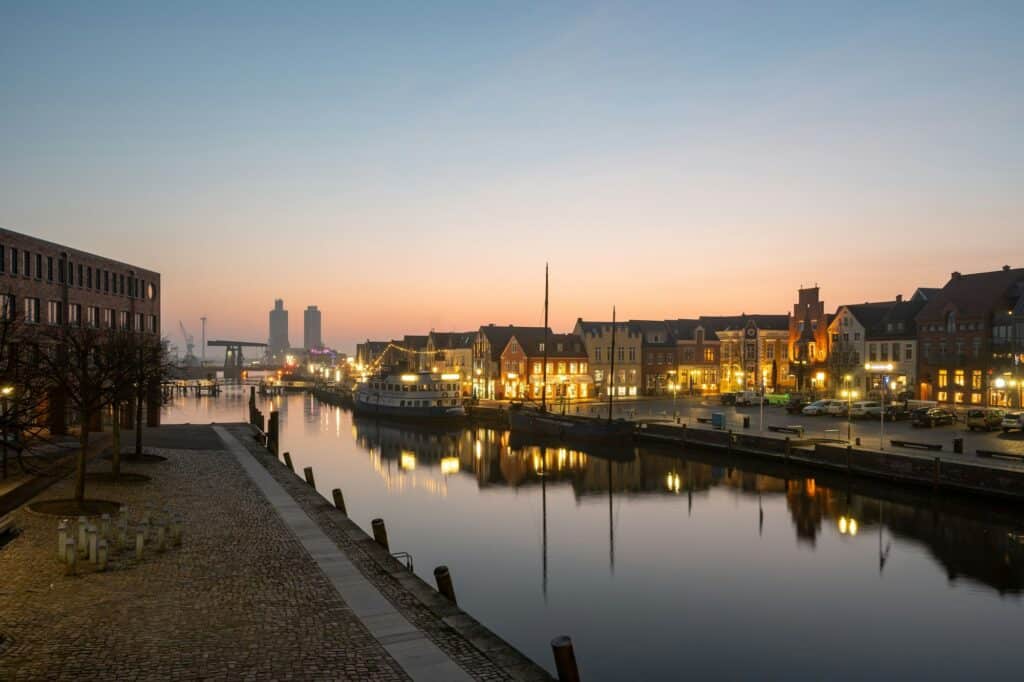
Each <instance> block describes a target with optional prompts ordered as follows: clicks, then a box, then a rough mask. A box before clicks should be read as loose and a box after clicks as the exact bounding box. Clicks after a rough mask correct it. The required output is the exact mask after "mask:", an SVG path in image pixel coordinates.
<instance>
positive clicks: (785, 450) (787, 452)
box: [782, 436, 790, 459]
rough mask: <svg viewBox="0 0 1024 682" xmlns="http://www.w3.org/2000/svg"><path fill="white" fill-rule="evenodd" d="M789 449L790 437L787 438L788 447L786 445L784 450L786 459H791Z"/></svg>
mask: <svg viewBox="0 0 1024 682" xmlns="http://www.w3.org/2000/svg"><path fill="white" fill-rule="evenodd" d="M789 448H790V445H789V436H786V445H785V447H784V449H783V450H782V454H783V455H785V459H789Z"/></svg>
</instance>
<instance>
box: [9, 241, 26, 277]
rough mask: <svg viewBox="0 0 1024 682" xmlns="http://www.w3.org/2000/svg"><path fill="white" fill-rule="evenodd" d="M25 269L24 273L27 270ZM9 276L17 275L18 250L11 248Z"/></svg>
mask: <svg viewBox="0 0 1024 682" xmlns="http://www.w3.org/2000/svg"><path fill="white" fill-rule="evenodd" d="M25 255H26V256H27V255H28V254H25ZM27 260H28V259H26V261H27ZM25 265H26V266H27V265H28V263H27V262H26V263H25ZM25 269H26V271H27V270H28V268H27V267H26V268H25ZM11 274H12V275H17V274H18V250H17V249H15V248H13V247H12V248H11Z"/></svg>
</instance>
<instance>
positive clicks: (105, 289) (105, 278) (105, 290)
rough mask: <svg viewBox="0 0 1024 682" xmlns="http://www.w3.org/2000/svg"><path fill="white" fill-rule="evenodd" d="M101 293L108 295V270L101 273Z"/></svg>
mask: <svg viewBox="0 0 1024 682" xmlns="http://www.w3.org/2000/svg"><path fill="white" fill-rule="evenodd" d="M103 293H105V294H109V293H110V270H104V271H103Z"/></svg>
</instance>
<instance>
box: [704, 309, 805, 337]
mask: <svg viewBox="0 0 1024 682" xmlns="http://www.w3.org/2000/svg"><path fill="white" fill-rule="evenodd" d="M751 321H753V323H754V324H755V325H757V328H758V329H777V330H786V331H788V330H789V315H747V314H746V313H742V314H740V315H715V316H712V315H704V316H701V318H700V323H701V324H702V325H703V326H704V328H705V329H706V330H707V331H712V332H724V331H730V330H736V329H744V328H746V326H747V324H748V323H749V322H751Z"/></svg>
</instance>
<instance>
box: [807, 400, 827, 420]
mask: <svg viewBox="0 0 1024 682" xmlns="http://www.w3.org/2000/svg"><path fill="white" fill-rule="evenodd" d="M831 402H832V401H831V400H815V401H814V402H813V403H811V404H810V405H807V406H806V407H804V409H802V410H800V411H801V412H803V413H804V414H806V415H809V416H812V417H817V416H819V415H823V414H825V410H827V409H828V405H829V403H831Z"/></svg>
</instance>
